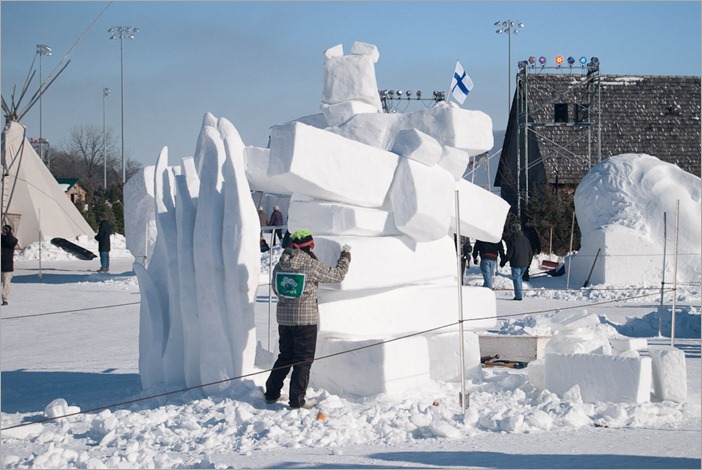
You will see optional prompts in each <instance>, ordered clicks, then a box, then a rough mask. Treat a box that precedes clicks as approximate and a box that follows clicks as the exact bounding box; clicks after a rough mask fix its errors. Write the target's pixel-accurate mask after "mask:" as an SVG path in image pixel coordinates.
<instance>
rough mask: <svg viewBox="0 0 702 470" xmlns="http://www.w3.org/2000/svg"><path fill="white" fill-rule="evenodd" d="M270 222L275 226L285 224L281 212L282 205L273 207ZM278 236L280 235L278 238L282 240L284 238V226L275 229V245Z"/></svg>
mask: <svg viewBox="0 0 702 470" xmlns="http://www.w3.org/2000/svg"><path fill="white" fill-rule="evenodd" d="M268 224H269V225H271V226H273V227H276V226H277V227H280V226H282V225H283V213H282V212H280V206H275V207H274V208H273V212H272V213H271V218H270V220H269V221H268ZM276 237H278V240H280V241H282V240H283V229H282V228H277V229H275V230H274V231H273V245H275V241H276Z"/></svg>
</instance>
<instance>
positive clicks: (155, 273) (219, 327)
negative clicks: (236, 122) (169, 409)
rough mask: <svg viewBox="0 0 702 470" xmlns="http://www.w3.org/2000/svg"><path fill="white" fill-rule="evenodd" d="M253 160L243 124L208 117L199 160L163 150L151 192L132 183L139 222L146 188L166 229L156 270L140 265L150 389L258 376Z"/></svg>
mask: <svg viewBox="0 0 702 470" xmlns="http://www.w3.org/2000/svg"><path fill="white" fill-rule="evenodd" d="M244 154H245V147H244V144H243V142H242V141H241V138H240V137H239V134H238V132H237V131H236V129H235V128H234V126H233V125H232V124H231V123H229V122H228V121H226V120H225V119H219V120H217V119H216V118H215V117H214V116H212V115H211V114H207V115H206V116H205V119H204V120H203V128H202V131H201V133H200V137H199V139H198V145H197V151H196V154H195V157H194V158H184V159H183V160H182V162H181V165H179V166H169V165H168V150H167V148H164V149H163V150H162V152H161V155H160V156H159V159H158V161H157V163H156V166H155V168H154V171H153V175H154V178H153V182H152V183H151V185H149V184H148V182H146V184H144V185H140V184H137V183H135V184H132V185H127V186H125V193H126V195H125V208H126V211H127V213H128V214H129V217H128V218H131V219H134V220H141V219H144V218H146V219H147V220H148V216H146V217H145V216H144V212H145V211H143V209H142V208H141V206H139V205H134V204H133V203H134V201H138V196H139V195H140V194H143V193H144V191H143V188H144V187H146V188H147V191H146V192H148V194H153V201H154V207H153V210H152V213H154V214H155V217H154V218H155V221H156V226H157V232H158V235H157V237H156V242H155V245H154V253H153V256H152V258H151V259H150V261H149V263H148V267H144V266H142V265H141V264H140V263H135V264H134V270H135V272H136V275H137V277H138V279H139V287H140V290H141V293H142V303H141V321H140V335H139V371H140V376H141V381H142V385H143V386H144V388H149V387H153V386H159V385H164V384H168V385H179V386H182V385H185V386H189V387H190V386H196V385H202V384H208V383H213V382H220V383H219V384H217V385H213V386H211V389H212V390H210V391H214V390H218V389H222V388H225V387H227V386H228V384H227V382H226V379H230V378H232V377H236V376H239V375H242V374H246V373H250V372H252V371H253V370H254V367H253V364H254V355H255V351H256V349H255V347H256V345H255V330H254V300H255V295H256V287H257V284H258V272H259V271H260V252H259V250H258V230H259V229H258V223H259V222H258V215H257V212H256V208H255V206H254V204H253V200H252V199H251V196H250V191H251V190H250V188H249V184H248V181H247V179H246V170H245V155H244ZM138 181H139V182H141V181H142V180H138ZM225 214H231V215H232V216H229V217H227V216H225ZM170 247H177V248H178V249H177V250H173V249H169V248H170ZM225 260H226V262H225ZM252 273H256V275H255V276H254V275H253V274H252ZM222 381H223V382H222Z"/></svg>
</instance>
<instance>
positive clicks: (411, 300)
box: [126, 43, 509, 396]
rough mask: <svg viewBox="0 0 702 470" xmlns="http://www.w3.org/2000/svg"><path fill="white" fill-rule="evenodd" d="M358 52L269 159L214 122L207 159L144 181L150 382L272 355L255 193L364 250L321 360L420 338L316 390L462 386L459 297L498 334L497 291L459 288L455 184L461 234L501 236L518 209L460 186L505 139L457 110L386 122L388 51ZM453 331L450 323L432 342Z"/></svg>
mask: <svg viewBox="0 0 702 470" xmlns="http://www.w3.org/2000/svg"><path fill="white" fill-rule="evenodd" d="M351 51H352V53H351V55H350V56H345V55H344V54H343V48H342V47H341V46H335V47H333V48H330V49H328V50H327V51H325V53H324V57H325V63H324V72H323V90H322V103H321V108H322V111H323V113H322V114H320V115H316V116H309V117H305V118H300V119H299V120H297V121H294V122H289V123H284V124H282V125H279V126H275V127H273V128H272V132H271V142H270V149H261V148H256V147H250V146H249V147H247V146H245V145H244V143H243V142H242V141H241V138H240V137H239V134H238V132H237V131H236V129H235V128H234V126H233V125H232V124H231V123H229V122H228V121H226V120H225V119H219V120H217V119H216V118H215V117H214V116H212V115H211V114H207V115H205V117H204V119H203V125H202V130H201V133H200V136H199V137H198V141H197V146H196V152H195V155H194V157H193V158H185V159H183V160H182V162H181V164H180V165H178V166H173V167H170V166H168V156H167V150H166V149H164V151H163V152H162V154H161V156H160V157H159V159H158V162H157V164H156V166H155V169H154V178H153V183H152V186H151V187H149V185H148V184H143V183H142V184H134V190H133V192H134V194H133V195H132V196H129V197H127V200H128V201H132V203H130V204H128V207H127V208H126V209H127V212H128V213H129V212H130V210H135V211H143V208H142V207H141V206H139V205H138V204H136V202H137V201H138V198H139V197H141V196H142V195H143V194H144V193H148V194H153V199H154V206H153V209H152V210H153V212H154V213H155V216H154V220H155V221H156V225H157V228H158V236H157V238H156V243H155V246H154V255H153V257H152V259H151V261H150V263H149V265H148V267H143V266H141V265H138V266H137V265H135V271H136V273H137V276H138V277H139V284H140V288H141V289H142V295H143V302H142V312H141V332H140V365H139V367H140V372H141V375H142V382H143V384H144V386H145V387H149V386H156V385H159V384H175V385H179V384H182V383H184V384H185V385H188V386H193V385H198V384H209V383H212V382H219V383H220V385H219V386H218V387H217V388H222V387H224V386H226V385H227V384H226V383H225V382H226V380H225V379H227V378H231V377H235V376H237V375H240V374H244V373H247V372H250V371H251V370H252V368H253V364H254V362H256V363H258V364H260V363H261V361H260V360H259V359H260V358H263V357H264V356H265V359H267V360H269V361H271V359H272V357H271V356H272V355H267V354H266V353H267V352H266V351H262V350H261V348H260V347H259V354H260V355H261V356H260V358H259V357H254V356H255V353H256V348H255V346H254V343H255V331H254V322H253V314H254V305H255V290H256V285H257V282H258V279H259V273H260V252H259V244H258V234H259V221H258V216H257V213H256V210H255V207H254V204H253V200H252V198H251V196H250V191H251V190H260V191H267V192H272V193H276V194H287V195H291V203H290V208H289V220H288V229H289V230H290V231H291V232H292V231H295V230H297V229H301V228H306V229H308V230H311V231H312V232H313V234H314V237H315V243H316V248H315V253H316V254H317V256H318V258H319V259H320V260H322V261H323V262H325V263H327V264H333V263H334V262H335V260H336V257H338V253H339V251H340V249H341V246H342V245H344V244H346V243H348V244H350V245H351V246H353V262H352V264H351V269H350V270H349V273H348V275H347V277H346V278H345V280H344V281H343V282H342V283H339V284H335V285H325V286H324V287H322V288H320V293H319V309H320V332H319V335H318V338H319V340H318V355H323V354H325V352H326V353H330V352H338V351H343V350H348V349H352V348H357V347H358V346H359V345H365V344H371V343H378V342H381V341H382V340H383V339H386V338H389V337H393V336H398V335H408V334H416V336H414V337H413V338H411V339H408V340H407V341H402V342H400V341H397V342H391V343H387V344H385V345H383V346H378V347H377V349H375V350H374V351H370V350H366V351H365V352H357V353H354V354H345V355H340V356H336V357H335V358H333V359H332V360H329V361H324V362H325V363H324V364H322V362H321V361H320V364H319V366H318V365H315V372H314V373H313V374H312V381H313V383H312V384H311V385H312V386H316V387H324V388H326V389H327V390H329V391H330V392H332V393H338V394H355V395H360V396H366V395H372V394H376V393H380V392H387V393H401V392H402V391H404V390H406V389H407V388H409V387H414V386H416V385H417V384H419V383H422V382H424V381H428V380H430V379H433V380H456V378H457V377H459V376H460V370H458V369H460V368H459V367H458V356H457V354H458V350H459V345H458V328H457V326H456V325H455V323H456V321H457V320H458V295H457V290H458V289H459V288H460V289H462V299H463V309H464V319H465V320H467V323H466V325H467V326H466V329H484V328H489V327H491V326H493V325H494V323H495V295H494V293H493V292H492V291H491V290H489V289H483V288H477V287H459V286H458V282H457V279H456V251H455V246H454V242H453V236H452V235H453V233H454V231H455V228H454V227H455V225H456V223H457V222H456V220H455V215H454V212H455V211H454V200H455V197H454V191H455V189H458V190H459V193H460V194H461V199H460V204H461V207H460V210H461V214H460V218H461V233H462V235H466V236H469V237H472V238H480V239H483V240H490V241H497V240H499V239H500V237H501V234H502V226H503V224H504V221H505V218H506V215H507V211H508V209H509V205H508V204H507V203H506V202H505V201H504V200H502V199H501V198H499V197H498V196H495V195H494V194H491V193H489V192H488V191H485V190H483V189H481V188H479V187H476V186H474V185H472V184H471V183H468V182H467V181H465V180H463V179H461V176H462V175H463V172H464V171H465V168H466V165H467V163H468V158H469V157H470V156H472V155H477V154H479V153H482V152H485V151H487V150H489V149H490V148H491V147H492V145H493V141H492V123H491V121H490V118H489V117H488V116H487V115H485V114H484V113H481V112H479V111H468V110H463V109H460V108H459V107H458V106H457V105H453V104H447V103H443V104H439V105H437V106H436V107H435V108H432V109H429V110H422V111H420V112H417V113H407V114H403V115H390V114H384V113H381V112H380V110H381V106H380V101H379V96H378V92H377V84H376V81H375V69H374V64H375V63H376V62H377V61H378V57H379V54H378V51H377V48H376V47H375V46H374V45H371V44H365V43H355V44H354V46H353V47H352V49H351ZM139 181H143V179H142V180H139ZM144 187H145V188H144ZM140 217H142V218H147V219H148V215H146V216H145V215H143V214H141V215H140ZM165 246H177V247H178V250H170V252H168V250H165V248H164V247H165ZM471 321H472V322H471ZM443 325H448V326H450V327H451V328H448V329H438V330H436V331H432V332H431V333H424V332H425V331H426V330H433V329H435V328H436V327H437V326H443ZM464 336H465V338H464V343H465V347H466V349H467V351H468V352H467V354H466V355H467V357H468V361H467V363H466V367H465V368H466V370H465V372H466V374H467V376H468V377H473V378H479V377H480V376H481V369H480V354H479V349H478V341H477V336H475V334H473V333H467V334H466V335H464ZM359 361H360V362H361V363H363V364H369V363H372V364H373V367H374V368H373V370H372V371H370V370H369V371H366V375H367V376H368V380H365V381H362V382H361V381H359V380H358V375H357V374H355V373H352V372H351V371H352V370H354V369H355V367H354V364H357V363H359ZM268 365H272V361H271V363H270V364H268Z"/></svg>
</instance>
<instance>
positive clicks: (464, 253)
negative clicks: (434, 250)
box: [453, 234, 472, 284]
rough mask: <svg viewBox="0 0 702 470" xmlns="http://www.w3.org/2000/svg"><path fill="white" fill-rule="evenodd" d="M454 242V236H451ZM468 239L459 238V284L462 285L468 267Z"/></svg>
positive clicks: (469, 247) (469, 250)
mask: <svg viewBox="0 0 702 470" xmlns="http://www.w3.org/2000/svg"><path fill="white" fill-rule="evenodd" d="M453 240H454V242H455V241H456V234H454V235H453ZM471 249H472V248H471V246H470V238H468V237H464V236H461V251H460V253H461V284H464V282H463V280H464V278H465V276H466V267H467V266H470V252H471Z"/></svg>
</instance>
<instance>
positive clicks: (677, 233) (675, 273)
mask: <svg viewBox="0 0 702 470" xmlns="http://www.w3.org/2000/svg"><path fill="white" fill-rule="evenodd" d="M679 238H680V199H678V200H677V201H675V256H673V305H672V315H671V317H670V345H671V346H675V299H676V298H677V296H678V239H679Z"/></svg>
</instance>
